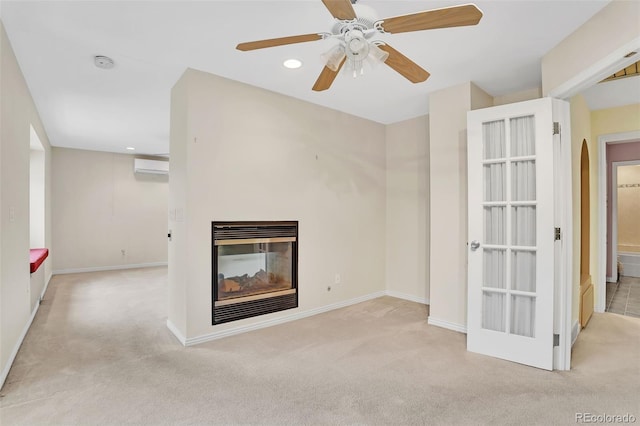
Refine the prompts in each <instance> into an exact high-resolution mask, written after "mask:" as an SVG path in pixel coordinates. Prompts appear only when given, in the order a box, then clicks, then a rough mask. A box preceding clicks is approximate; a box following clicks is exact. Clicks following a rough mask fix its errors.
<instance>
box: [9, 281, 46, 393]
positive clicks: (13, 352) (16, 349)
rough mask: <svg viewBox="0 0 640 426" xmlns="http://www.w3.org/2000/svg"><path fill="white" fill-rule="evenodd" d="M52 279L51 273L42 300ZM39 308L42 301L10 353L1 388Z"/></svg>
mask: <svg viewBox="0 0 640 426" xmlns="http://www.w3.org/2000/svg"><path fill="white" fill-rule="evenodd" d="M50 281H51V275H49V279H48V280H47V281H46V282H45V284H44V288H43V289H42V293H40V300H42V299H43V298H44V294H45V293H46V292H47V288H49V282H50ZM39 308H40V303H37V304H36V307H35V308H33V311H32V312H31V316H30V317H29V321H27V323H26V324H25V326H24V329H23V330H22V333H21V334H20V337H19V338H18V341H17V342H16V344H15V346H14V347H13V351H12V352H11V355H9V359H7V364H6V365H5V366H4V368H3V369H2V375H0V389H2V387H3V386H4V382H5V380H7V376H8V375H9V371H11V367H12V366H13V361H15V359H16V356H17V355H18V351H19V350H20V346H22V342H23V341H24V338H25V337H26V336H27V332H29V329H30V328H31V324H32V323H33V319H34V318H35V317H36V314H37V313H38V309H39Z"/></svg>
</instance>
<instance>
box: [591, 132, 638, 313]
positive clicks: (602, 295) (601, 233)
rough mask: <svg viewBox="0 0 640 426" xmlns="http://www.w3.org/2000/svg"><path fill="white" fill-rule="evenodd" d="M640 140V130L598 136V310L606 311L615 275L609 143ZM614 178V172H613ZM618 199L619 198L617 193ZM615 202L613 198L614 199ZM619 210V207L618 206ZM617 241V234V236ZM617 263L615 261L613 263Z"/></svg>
mask: <svg viewBox="0 0 640 426" xmlns="http://www.w3.org/2000/svg"><path fill="white" fill-rule="evenodd" d="M638 141H640V131H635V132H625V133H610V134H606V135H600V136H598V159H599V160H600V161H599V162H600V164H599V166H598V216H599V218H600V221H599V223H598V249H599V250H600V256H598V257H599V261H598V271H599V273H598V277H597V279H596V282H595V285H594V286H595V290H596V302H595V306H594V310H595V311H596V312H604V311H605V308H606V298H607V297H606V292H607V279H608V278H611V279H613V277H607V144H610V143H611V144H613V143H629V142H638ZM611 177H612V179H617V177H615V178H614V175H613V173H612V174H611ZM612 196H614V195H613V194H612ZM615 196H616V200H617V194H616V195H615ZM612 203H613V200H612ZM615 207H616V206H615V204H612V208H615ZM616 210H617V208H616ZM612 215H613V211H612ZM611 234H612V245H611V253H612V254H613V253H615V252H616V250H614V247H613V238H614V235H613V234H614V232H613V230H612V231H611ZM615 238H616V240H615V241H616V242H617V235H616V236H615ZM611 265H612V267H613V265H615V262H613V263H612V264H611Z"/></svg>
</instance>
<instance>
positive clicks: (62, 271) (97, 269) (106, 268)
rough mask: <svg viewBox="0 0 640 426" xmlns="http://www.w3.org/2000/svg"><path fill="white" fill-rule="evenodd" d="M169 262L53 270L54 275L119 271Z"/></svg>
mask: <svg viewBox="0 0 640 426" xmlns="http://www.w3.org/2000/svg"><path fill="white" fill-rule="evenodd" d="M167 264H168V263H167V262H151V263H135V264H130V265H113V266H96V267H93V268H71V269H58V270H56V271H53V275H62V274H79V273H82V272H100V271H117V270H119V269H138V268H153V267H156V266H167Z"/></svg>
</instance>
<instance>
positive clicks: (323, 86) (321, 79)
mask: <svg viewBox="0 0 640 426" xmlns="http://www.w3.org/2000/svg"><path fill="white" fill-rule="evenodd" d="M346 60H347V58H344V59H343V60H342V62H340V65H338V69H337V70H335V71H332V70H331V68H329V67H327V66H326V65H325V67H324V68H323V69H322V72H321V73H320V76H318V79H317V80H316V83H315V84H314V85H313V90H315V91H316V92H322V91H323V90H327V89H328V88H329V87H331V84H333V80H335V79H336V76H337V75H338V73H339V72H340V70H341V69H342V66H343V65H344V62H345V61H346Z"/></svg>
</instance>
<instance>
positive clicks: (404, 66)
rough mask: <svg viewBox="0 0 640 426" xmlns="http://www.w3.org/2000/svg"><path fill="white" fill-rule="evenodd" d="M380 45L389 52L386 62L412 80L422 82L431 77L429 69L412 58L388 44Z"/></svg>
mask: <svg viewBox="0 0 640 426" xmlns="http://www.w3.org/2000/svg"><path fill="white" fill-rule="evenodd" d="M378 47H379V48H380V49H382V50H384V51H385V52H387V53H388V54H389V57H388V58H387V60H386V61H384V63H385V64H387V65H389V66H390V67H391V68H393V69H394V70H396V71H397V72H398V73H400V74H401V75H402V76H403V77H405V78H406V79H407V80H409V81H410V82H412V83H421V82H423V81H425V80H426V79H427V78H429V75H431V74H429V73H428V72H427V71H425V70H424V69H422V68H421V67H420V66H419V65H418V64H416V63H415V62H413V61H412V60H411V59H409V58H407V57H406V56H404V55H403V54H402V53H400V52H398V51H397V50H396V49H394V48H393V47H391V46H389V45H388V44H381V45H379V46H378Z"/></svg>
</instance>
